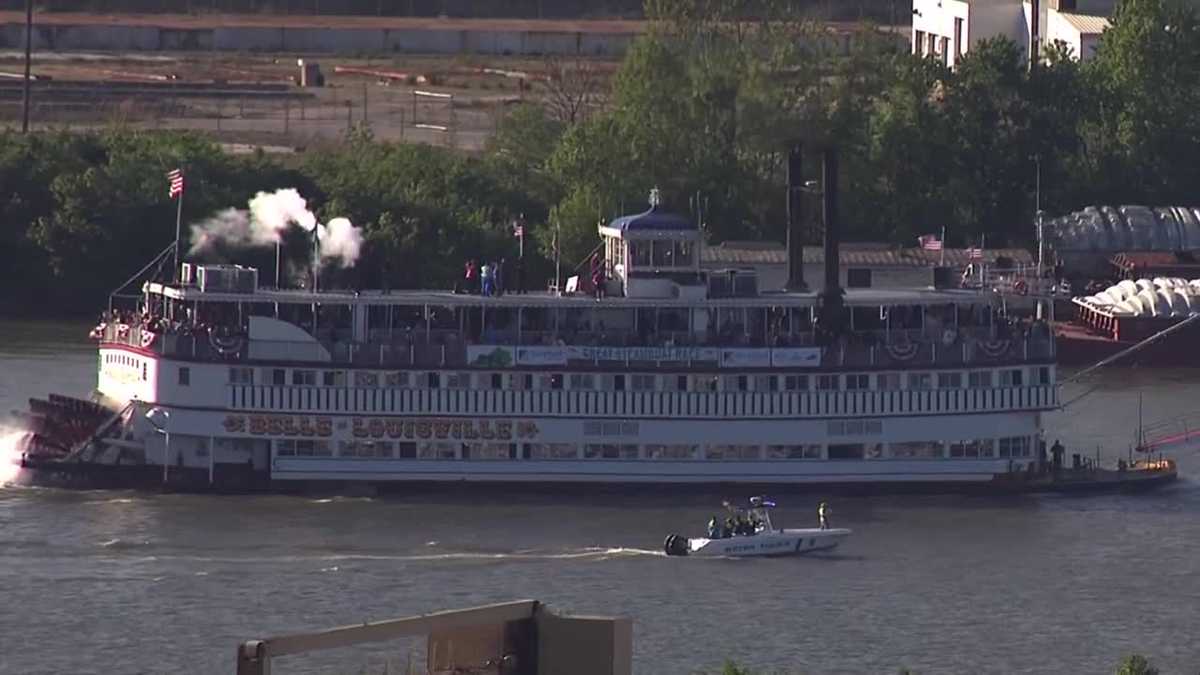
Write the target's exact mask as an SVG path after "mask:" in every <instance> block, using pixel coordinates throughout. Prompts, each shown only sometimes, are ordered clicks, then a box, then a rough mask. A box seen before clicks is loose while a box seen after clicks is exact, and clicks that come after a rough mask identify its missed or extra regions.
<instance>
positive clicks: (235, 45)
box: [0, 23, 636, 58]
mask: <svg viewBox="0 0 1200 675" xmlns="http://www.w3.org/2000/svg"><path fill="white" fill-rule="evenodd" d="M634 38H636V34H633V33H590V32H563V31H545V32H543V31H531V30H454V29H446V30H421V29H385V28H378V29H375V28H283V27H279V28H269V27H261V26H230V27H217V28H160V27H157V26H112V25H96V26H72V25H61V26H58V25H56V26H35V29H34V38H33V46H34V49H55V50H60V51H72V50H88V51H160V50H161V51H208V50H217V51H260V52H298V53H322V54H333V53H349V54H362V53H383V52H401V53H420V54H459V53H470V54H490V55H508V54H515V55H536V54H577V53H578V54H584V55H588V56H603V57H614V58H615V57H620V56H621V55H623V54H624V53H625V50H626V49H627V48H628V47H629V45H630V43H631V42H633V40H634ZM24 44H25V27H24V25H23V24H20V23H6V24H3V25H0V48H2V49H21V48H23V47H24Z"/></svg>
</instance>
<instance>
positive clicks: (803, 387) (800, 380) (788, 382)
mask: <svg viewBox="0 0 1200 675" xmlns="http://www.w3.org/2000/svg"><path fill="white" fill-rule="evenodd" d="M783 388H784V389H787V390H788V391H808V376H807V375H785V376H784V377H783Z"/></svg>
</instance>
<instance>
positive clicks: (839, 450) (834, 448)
mask: <svg viewBox="0 0 1200 675" xmlns="http://www.w3.org/2000/svg"><path fill="white" fill-rule="evenodd" d="M864 455H865V448H864V447H863V444H862V443H831V444H830V445H829V459H862V458H863V457H864Z"/></svg>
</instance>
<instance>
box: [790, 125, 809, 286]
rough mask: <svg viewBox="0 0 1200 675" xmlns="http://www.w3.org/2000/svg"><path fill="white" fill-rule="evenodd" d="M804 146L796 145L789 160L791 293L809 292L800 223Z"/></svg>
mask: <svg viewBox="0 0 1200 675" xmlns="http://www.w3.org/2000/svg"><path fill="white" fill-rule="evenodd" d="M803 156H804V154H803V146H802V145H801V144H800V143H796V144H795V145H793V146H792V147H791V148H790V149H789V150H788V158H787V259H788V281H787V288H788V290H789V291H807V290H808V284H806V283H804V236H803V234H802V232H801V229H800V228H801V225H800V222H801V220H802V219H803V218H804V216H803V213H804V209H803V206H804V162H803V161H802V160H803Z"/></svg>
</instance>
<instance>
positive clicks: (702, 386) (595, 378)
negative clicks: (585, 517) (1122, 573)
mask: <svg viewBox="0 0 1200 675" xmlns="http://www.w3.org/2000/svg"><path fill="white" fill-rule="evenodd" d="M1030 370H1031V371H1032V372H1030V373H1029V375H1031V376H1032V377H1031V378H1030V379H1031V380H1032V383H1034V384H1050V380H1051V377H1050V368H1048V367H1045V366H1043V367H1037V368H1031V369H1030ZM187 371H188V369H187V368H180V375H179V383H180V384H181V385H186V384H188V381H189V380H190V377H189V374H188V372H187ZM1026 374H1027V373H1026V372H1025V369H1024V368H1005V369H1002V370H998V371H992V370H972V371H967V372H963V371H951V372H918V373H877V374H874V375H871V374H868V373H851V374H848V375H842V374H824V375H815V376H809V375H709V374H705V375H650V374H640V373H634V374H625V373H568V374H565V375H564V374H563V373H471V372H409V371H390V372H382V373H381V372H376V371H360V370H356V371H350V373H349V374H348V372H347V371H345V370H323V371H317V370H304V369H292V370H291V377H290V378H289V377H288V369H286V368H264V369H262V381H263V383H264V384H271V385H276V386H283V385H287V384H289V382H290V383H291V384H292V385H297V386H318V383H320V385H321V386H327V387H345V386H349V385H350V384H351V379H352V382H353V385H354V386H356V387H380V386H383V387H389V388H405V389H410V388H417V389H511V390H516V391H523V390H543V391H545V390H561V389H569V390H572V391H581V390H582V391H626V390H629V391H696V392H706V391H765V392H778V391H810V390H811V389H814V388H815V389H816V390H817V391H843V390H844V391H871V390H876V391H898V390H901V389H910V390H929V389H962V388H963V385H964V383H965V384H966V387H967V388H968V389H990V388H992V387H993V386H1000V387H1020V386H1023V385H1024V384H1026ZM350 375H352V378H351V377H350ZM964 375H965V377H964ZM902 376H904V377H902ZM229 382H230V384H254V369H252V368H230V369H229Z"/></svg>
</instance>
